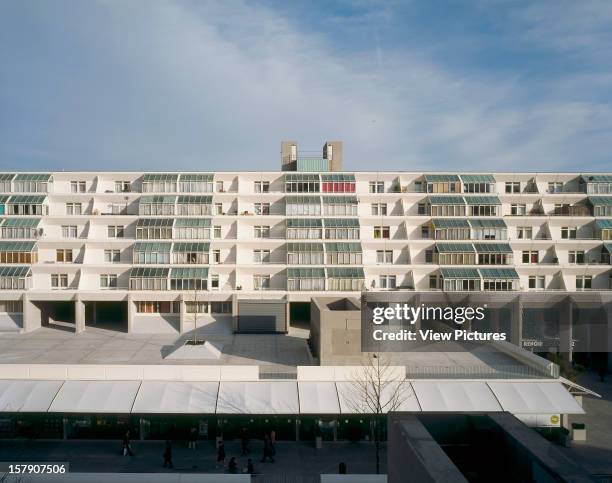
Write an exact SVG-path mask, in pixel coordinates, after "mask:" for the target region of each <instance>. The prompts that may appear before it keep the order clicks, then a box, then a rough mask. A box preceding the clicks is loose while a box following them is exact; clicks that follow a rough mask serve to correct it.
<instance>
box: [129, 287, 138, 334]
mask: <svg viewBox="0 0 612 483" xmlns="http://www.w3.org/2000/svg"><path fill="white" fill-rule="evenodd" d="M135 315H136V306H135V305H134V297H133V295H132V294H128V296H127V318H128V319H127V331H128V334H130V333H132V332H133V331H134V317H135Z"/></svg>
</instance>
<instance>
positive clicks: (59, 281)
mask: <svg viewBox="0 0 612 483" xmlns="http://www.w3.org/2000/svg"><path fill="white" fill-rule="evenodd" d="M51 288H68V274H67V273H60V274H58V273H54V274H52V275H51Z"/></svg>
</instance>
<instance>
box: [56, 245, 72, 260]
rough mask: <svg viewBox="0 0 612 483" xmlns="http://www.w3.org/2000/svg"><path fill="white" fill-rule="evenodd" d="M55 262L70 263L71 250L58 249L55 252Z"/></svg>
mask: <svg viewBox="0 0 612 483" xmlns="http://www.w3.org/2000/svg"><path fill="white" fill-rule="evenodd" d="M55 261H56V262H60V263H72V249H71V248H58V249H57V250H55Z"/></svg>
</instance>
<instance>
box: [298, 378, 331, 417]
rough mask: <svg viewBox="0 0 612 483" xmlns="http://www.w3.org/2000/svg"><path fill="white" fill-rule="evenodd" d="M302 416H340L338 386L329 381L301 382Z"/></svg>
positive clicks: (299, 387) (299, 390) (299, 388)
mask: <svg viewBox="0 0 612 483" xmlns="http://www.w3.org/2000/svg"><path fill="white" fill-rule="evenodd" d="M298 393H299V396H300V413H301V414H340V403H339V402H338V393H337V392H336V384H334V383H333V382H329V381H323V382H312V381H299V382H298Z"/></svg>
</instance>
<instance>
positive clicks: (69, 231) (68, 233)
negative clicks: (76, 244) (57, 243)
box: [62, 225, 77, 238]
mask: <svg viewBox="0 0 612 483" xmlns="http://www.w3.org/2000/svg"><path fill="white" fill-rule="evenodd" d="M62 237H63V238H76V237H77V227H76V225H62Z"/></svg>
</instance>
